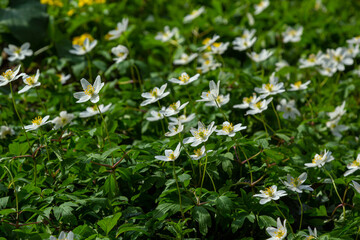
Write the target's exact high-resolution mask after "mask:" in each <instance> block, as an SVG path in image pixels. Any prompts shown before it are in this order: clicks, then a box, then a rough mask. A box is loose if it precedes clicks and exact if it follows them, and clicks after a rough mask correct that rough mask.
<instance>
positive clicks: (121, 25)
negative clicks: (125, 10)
mask: <svg viewBox="0 0 360 240" xmlns="http://www.w3.org/2000/svg"><path fill="white" fill-rule="evenodd" d="M128 23H129V19H127V18H123V19H122V21H121V22H118V23H117V26H116V29H115V30H111V31H110V32H109V33H108V35H109V40H113V39H116V38H119V37H120V36H121V34H122V33H123V32H125V31H126V29H127V27H128Z"/></svg>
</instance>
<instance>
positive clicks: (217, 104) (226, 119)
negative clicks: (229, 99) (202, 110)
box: [215, 99, 230, 122]
mask: <svg viewBox="0 0 360 240" xmlns="http://www.w3.org/2000/svg"><path fill="white" fill-rule="evenodd" d="M215 103H216V106H217V107H218V109H219V110H220V112H221V113H222V115H223V116H224V119H225V121H228V122H230V121H229V119H228V118H227V117H226V115H225V113H224V112H223V110H222V109H221V108H220V106H219V103H218V102H217V100H216V99H215Z"/></svg>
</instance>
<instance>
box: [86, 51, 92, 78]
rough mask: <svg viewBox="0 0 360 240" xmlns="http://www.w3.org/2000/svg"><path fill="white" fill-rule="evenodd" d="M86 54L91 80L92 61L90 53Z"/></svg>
mask: <svg viewBox="0 0 360 240" xmlns="http://www.w3.org/2000/svg"><path fill="white" fill-rule="evenodd" d="M85 56H86V60H87V64H88V69H89V78H90V81H92V71H91V61H90V57H89V55H88V54H85Z"/></svg>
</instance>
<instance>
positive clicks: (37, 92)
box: [35, 88, 47, 114]
mask: <svg viewBox="0 0 360 240" xmlns="http://www.w3.org/2000/svg"><path fill="white" fill-rule="evenodd" d="M35 91H36V95H37V97H38V98H39V100H40V103H41V106H42V107H43V108H44V110H45V113H46V114H47V108H46V105H45V104H44V102H43V100H42V99H41V97H40V94H39V91H38V90H37V88H35Z"/></svg>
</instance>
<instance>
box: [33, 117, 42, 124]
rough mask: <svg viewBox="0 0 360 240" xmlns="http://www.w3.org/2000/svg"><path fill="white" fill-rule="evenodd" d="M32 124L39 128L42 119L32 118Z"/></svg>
mask: <svg viewBox="0 0 360 240" xmlns="http://www.w3.org/2000/svg"><path fill="white" fill-rule="evenodd" d="M32 123H33V124H34V125H37V126H40V124H41V123H42V117H40V116H38V117H36V118H34V119H33V120H32Z"/></svg>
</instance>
